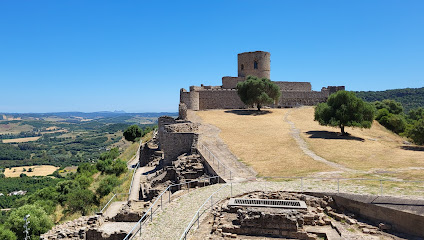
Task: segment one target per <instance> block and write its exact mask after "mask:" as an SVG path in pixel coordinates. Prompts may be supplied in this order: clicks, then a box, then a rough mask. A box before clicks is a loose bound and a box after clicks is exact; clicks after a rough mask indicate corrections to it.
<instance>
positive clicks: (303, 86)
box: [274, 81, 312, 92]
mask: <svg viewBox="0 0 424 240" xmlns="http://www.w3.org/2000/svg"><path fill="white" fill-rule="evenodd" d="M274 83H275V84H276V85H277V86H278V87H280V90H281V91H301V92H310V91H312V85H311V83H310V82H285V81H284V82H281V81H279V82H274Z"/></svg>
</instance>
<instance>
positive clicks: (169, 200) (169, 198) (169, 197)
mask: <svg viewBox="0 0 424 240" xmlns="http://www.w3.org/2000/svg"><path fill="white" fill-rule="evenodd" d="M168 191H169V195H168V203H170V202H171V188H169V190H168Z"/></svg>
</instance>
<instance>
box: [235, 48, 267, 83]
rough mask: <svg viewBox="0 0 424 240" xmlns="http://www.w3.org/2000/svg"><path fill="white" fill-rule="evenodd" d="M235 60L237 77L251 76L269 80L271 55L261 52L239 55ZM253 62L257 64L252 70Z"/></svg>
mask: <svg viewBox="0 0 424 240" xmlns="http://www.w3.org/2000/svg"><path fill="white" fill-rule="evenodd" d="M237 60H238V76H239V77H247V76H249V75H253V76H256V77H259V78H268V79H271V77H270V72H271V53H269V52H263V51H256V52H244V53H239V54H238V56H237ZM255 61H256V62H257V67H258V68H257V69H255V68H254V62H255Z"/></svg>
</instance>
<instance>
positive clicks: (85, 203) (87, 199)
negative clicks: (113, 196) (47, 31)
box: [66, 188, 95, 216]
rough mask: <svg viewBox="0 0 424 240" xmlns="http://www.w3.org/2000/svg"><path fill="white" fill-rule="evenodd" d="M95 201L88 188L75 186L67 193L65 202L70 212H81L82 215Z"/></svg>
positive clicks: (86, 212)
mask: <svg viewBox="0 0 424 240" xmlns="http://www.w3.org/2000/svg"><path fill="white" fill-rule="evenodd" d="M94 203H95V196H94V194H93V192H92V191H90V190H88V189H81V188H77V189H74V190H73V191H72V192H71V193H70V194H68V200H67V201H66V204H67V206H68V210H69V211H70V212H81V214H82V215H84V216H85V215H87V214H88V213H89V210H90V208H91V207H92V205H93V204H94Z"/></svg>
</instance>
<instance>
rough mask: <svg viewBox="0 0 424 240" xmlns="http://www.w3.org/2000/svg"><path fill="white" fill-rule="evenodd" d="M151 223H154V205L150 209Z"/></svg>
mask: <svg viewBox="0 0 424 240" xmlns="http://www.w3.org/2000/svg"><path fill="white" fill-rule="evenodd" d="M150 222H153V205H152V207H151V208H150Z"/></svg>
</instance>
